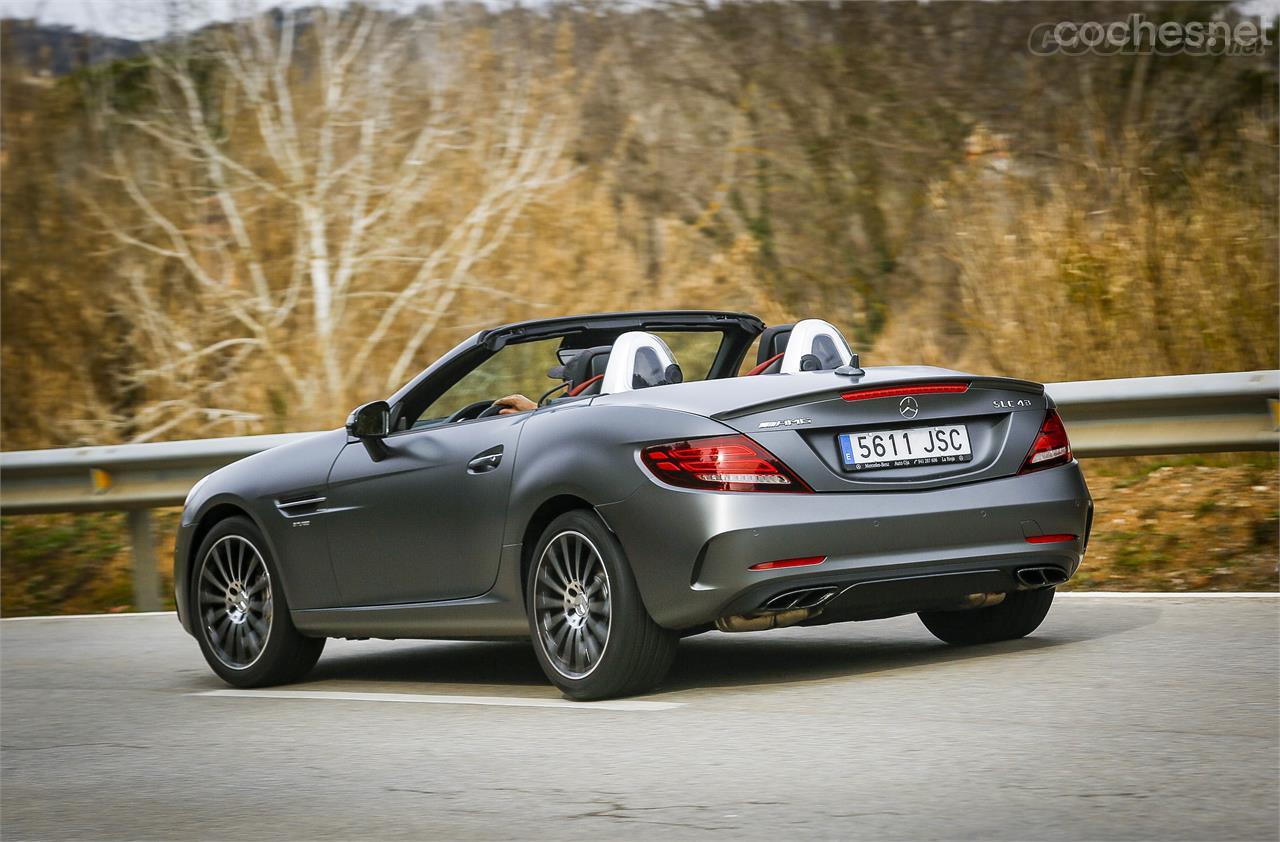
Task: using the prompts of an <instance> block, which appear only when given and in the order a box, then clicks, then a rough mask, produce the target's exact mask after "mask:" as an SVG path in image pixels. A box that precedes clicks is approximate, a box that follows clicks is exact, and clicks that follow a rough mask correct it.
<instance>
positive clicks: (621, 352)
mask: <svg viewBox="0 0 1280 842" xmlns="http://www.w3.org/2000/svg"><path fill="white" fill-rule="evenodd" d="M683 380H684V375H683V374H682V373H681V371H680V366H678V365H676V361H675V358H674V357H672V356H671V349H670V348H668V347H667V343H665V342H663V341H662V340H661V339H659V338H658V337H656V336H654V335H653V334H652V333H645V332H643V331H639V330H633V331H630V332H629V333H624V334H622V335H621V336H619V337H618V338H617V339H616V340H614V342H613V348H612V350H611V352H610V354H609V364H608V365H607V366H605V370H604V380H603V381H602V382H601V384H600V393H601V394H604V395H609V394H617V393H618V392H630V391H632V390H633V389H646V388H648V387H650V386H665V385H668V384H670V383H680V382H682V381H683Z"/></svg>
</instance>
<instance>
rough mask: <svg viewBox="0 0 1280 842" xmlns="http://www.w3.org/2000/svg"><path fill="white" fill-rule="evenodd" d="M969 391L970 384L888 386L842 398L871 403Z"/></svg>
mask: <svg viewBox="0 0 1280 842" xmlns="http://www.w3.org/2000/svg"><path fill="white" fill-rule="evenodd" d="M967 391H969V384H968V383H917V384H915V385H913V386H887V387H885V388H883V389H859V390H858V391H856V392H845V393H844V394H843V395H841V396H840V397H842V398H844V399H845V400H847V401H869V400H872V399H873V398H900V397H902V396H903V395H950V394H959V393H961V392H967Z"/></svg>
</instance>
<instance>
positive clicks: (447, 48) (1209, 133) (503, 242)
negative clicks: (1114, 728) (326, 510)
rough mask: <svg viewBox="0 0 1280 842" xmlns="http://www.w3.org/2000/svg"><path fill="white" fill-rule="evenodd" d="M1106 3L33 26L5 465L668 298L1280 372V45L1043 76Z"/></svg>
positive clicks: (316, 405) (869, 356)
mask: <svg viewBox="0 0 1280 842" xmlns="http://www.w3.org/2000/svg"><path fill="white" fill-rule="evenodd" d="M1083 8H1087V11H1088V13H1087V15H1086V16H1087V17H1089V18H1091V19H1106V18H1108V17H1115V18H1117V19H1118V18H1120V17H1121V16H1123V15H1124V14H1127V12H1128V11H1129V10H1130V7H1128V6H1118V5H1117V6H1108V5H1100V4H1090V5H1088V6H1087V7H1083ZM1218 12H1223V13H1225V14H1231V12H1230V11H1229V10H1226V7H1221V8H1220V7H1216V6H1211V5H1206V4H1186V5H1181V4H1164V5H1157V6H1154V7H1151V12H1150V13H1151V14H1152V15H1156V16H1160V17H1163V18H1165V19H1191V18H1195V19H1204V18H1207V17H1210V16H1212V15H1213V14H1216V13H1218ZM1080 15H1081V7H1077V6H1073V5H1069V4H1065V5H1058V4H993V3H948V4H929V5H916V4H872V3H862V4H843V5H831V4H819V3H808V4H778V3H750V4H703V3H699V2H687V3H686V2H677V3H661V4H652V5H645V6H643V7H625V8H624V7H621V6H614V5H608V4H587V5H576V4H563V5H562V4H544V5H539V6H538V7H536V8H534V9H518V8H505V9H492V8H486V7H482V6H478V5H466V4H462V5H448V6H434V7H430V8H428V9H425V10H420V11H418V12H415V13H413V14H411V15H408V16H396V15H393V14H391V13H388V12H384V11H378V10H376V9H369V8H365V7H361V6H358V5H353V6H350V7H347V8H346V9H342V10H336V9H313V10H301V11H297V12H290V13H283V14H282V13H275V12H272V13H266V14H263V15H260V16H257V17H252V18H247V19H244V20H241V21H237V22H235V23H232V24H227V25H219V26H215V27H210V28H208V29H205V30H202V31H200V32H198V33H195V34H192V35H190V36H189V37H182V38H177V39H170V40H166V41H163V42H155V43H150V44H145V45H142V48H141V52H140V53H138V54H137V55H134V56H132V57H128V58H115V59H113V60H97V59H94V57H93V56H94V54H93V45H92V44H91V43H89V42H88V41H87V40H86V41H84V42H83V43H82V44H81V46H82V48H83V50H82V51H83V56H82V57H81V58H80V59H78V60H76V61H73V62H72V64H73V65H74V66H73V68H72V69H71V71H70V72H67V73H62V74H54V73H50V72H49V70H48V64H49V63H48V61H47V60H46V57H45V56H44V55H43V54H42V53H41V52H40V51H39V50H36V49H30V48H29V45H30V44H31V43H32V41H33V39H36V41H37V42H38V38H37V35H38V33H36V32H35V31H34V30H33V29H32V28H31V26H30V24H26V23H22V22H14V21H7V22H5V23H4V24H3V30H2V31H0V37H2V38H3V43H0V60H2V61H3V68H2V70H3V73H2V74H0V103H2V105H3V112H4V120H3V125H2V126H0V133H2V141H3V153H2V155H0V213H2V215H3V226H2V227H0V273H2V274H3V287H2V299H3V301H2V305H3V312H2V316H3V327H2V330H0V346H2V351H3V380H2V382H0V396H2V398H3V400H2V402H0V434H2V435H3V446H4V447H5V448H6V449H21V448H33V447H51V446H65V445H73V444H97V443H111V442H122V441H151V440H161V439H178V438H190V437H201V436H216V435H231V434H243V433H255V432H277V431H289V430H302V429H315V428H321V427H326V426H335V425H337V424H339V423H341V420H342V418H343V417H344V416H345V413H346V411H347V410H348V409H349V408H350V406H352V405H354V404H355V403H358V402H360V401H362V400H367V399H371V398H374V397H380V396H383V395H385V394H386V393H388V392H389V391H390V390H391V389H392V388H393V387H394V386H395V385H396V384H397V383H399V382H401V381H403V380H405V379H407V378H408V376H409V375H410V374H411V373H412V372H413V371H415V370H416V369H418V368H420V367H421V366H423V365H425V364H426V363H427V362H429V361H430V360H431V359H433V358H434V357H435V356H437V355H438V354H440V353H441V352H442V351H444V350H446V349H447V348H448V347H450V346H451V345H452V344H454V343H455V342H457V341H458V340H460V339H462V338H464V337H465V336H467V335H468V334H470V333H472V332H474V331H475V330H476V329H477V328H479V327H481V326H485V325H491V324H494V323H499V322H503V321H514V320H518V319H525V318H534V317H540V316H551V315H557V314H564V313H574V312H587V311H598V310H609V309H631V308H640V307H698V308H702V307H710V308H726V309H743V310H748V311H754V312H757V313H759V314H760V315H761V316H763V317H764V318H766V320H769V321H779V320H785V319H790V318H795V317H803V316H808V315H820V316H822V317H824V318H827V319H829V320H831V321H833V322H835V323H836V324H838V325H839V326H840V327H841V328H842V329H844V330H845V331H846V333H847V334H848V335H849V336H850V337H851V339H852V340H853V341H854V344H855V345H856V346H857V347H858V349H859V350H861V351H862V352H863V353H864V357H865V359H866V360H867V361H868V362H871V363H872V364H879V363H914V362H926V363H935V364H942V365H947V366H952V367H963V368H979V369H984V370H990V371H993V372H996V373H1002V374H1012V375H1017V376H1022V377H1029V378H1034V379H1042V380H1050V381H1051V380H1060V379H1084V378H1092V377H1109V376H1125V375H1137V374H1162V373H1186V372H1198V371H1219V370H1232V369H1253V368H1271V367H1274V366H1275V361H1276V357H1277V350H1278V339H1277V316H1278V312H1280V310H1278V304H1277V302H1278V299H1280V290H1278V288H1277V276H1278V272H1277V263H1278V262H1280V257H1278V252H1277V229H1278V228H1280V216H1278V204H1277V176H1278V174H1280V168H1278V166H1277V148H1278V145H1280V144H1278V142H1277V113H1276V102H1277V91H1278V86H1277V69H1276V65H1275V61H1274V56H1268V55H1262V56H1257V57H1245V56H1220V57H1211V56H1210V57H1205V56H1185V55H1175V56H1142V57H1128V58H1124V57H1092V56H1077V57H1072V56H1062V55H1059V56H1053V57H1049V58H1043V57H1036V56H1033V55H1031V54H1030V53H1029V52H1028V50H1027V49H1026V38H1027V35H1028V33H1029V32H1030V30H1031V28H1032V27H1033V26H1034V25H1035V24H1037V23H1040V22H1042V21H1044V20H1053V19H1066V18H1072V17H1076V18H1079V17H1080ZM1274 33H1275V30H1274V27H1273V29H1272V35H1273V36H1274ZM1224 476H1227V475H1223V474H1218V473H1215V474H1213V475H1212V478H1211V477H1209V476H1207V475H1204V476H1199V477H1197V476H1196V475H1192V479H1191V480H1189V481H1192V482H1193V483H1198V484H1200V485H1198V486H1197V487H1201V486H1204V484H1205V483H1208V482H1210V481H1218V479H1220V478H1222V477H1224ZM1149 481H1150V482H1156V480H1155V479H1151V480H1149ZM1206 487H1207V486H1206ZM1099 523H1100V529H1101V528H1103V526H1104V524H1106V523H1108V521H1107V519H1106V518H1105V517H1104V518H1102V519H1101V520H1100V521H1099ZM1108 528H1109V527H1108ZM5 541H6V544H5V549H6V552H8V551H9V549H10V548H11V547H12V546H13V545H12V544H11V543H10V538H9V536H8V534H6V537H5ZM1097 546H1101V544H1099V545H1097ZM1272 549H1273V550H1274V547H1272ZM1188 581H1190V580H1188ZM6 604H8V603H6Z"/></svg>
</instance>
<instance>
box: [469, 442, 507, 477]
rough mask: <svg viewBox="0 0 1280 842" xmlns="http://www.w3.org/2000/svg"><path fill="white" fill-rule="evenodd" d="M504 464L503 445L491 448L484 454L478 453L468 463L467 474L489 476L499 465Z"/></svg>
mask: <svg viewBox="0 0 1280 842" xmlns="http://www.w3.org/2000/svg"><path fill="white" fill-rule="evenodd" d="M501 462H502V445H498V446H497V447H494V448H490V449H489V450H486V451H484V452H483V453H477V454H476V455H475V456H474V457H472V459H471V461H470V462H468V463H467V473H469V474H487V473H488V472H489V471H492V470H493V469H494V468H496V467H498V464H499V463H501Z"/></svg>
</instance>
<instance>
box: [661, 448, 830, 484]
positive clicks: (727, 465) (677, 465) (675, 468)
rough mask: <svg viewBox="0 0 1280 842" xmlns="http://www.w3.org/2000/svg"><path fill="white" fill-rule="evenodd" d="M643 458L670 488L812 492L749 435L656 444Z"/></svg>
mask: <svg viewBox="0 0 1280 842" xmlns="http://www.w3.org/2000/svg"><path fill="white" fill-rule="evenodd" d="M640 459H641V461H642V462H644V464H645V467H646V468H648V469H649V470H650V471H651V472H652V473H653V475H654V476H655V477H657V478H658V479H660V480H662V481H663V482H665V483H667V484H668V485H677V486H680V487H681V488H697V489H701V490H703V491H781V492H790V493H802V492H809V491H812V489H811V488H809V486H807V485H805V484H804V481H803V480H801V479H800V477H798V476H796V475H795V474H793V473H792V472H791V469H790V468H788V467H787V466H786V465H784V464H782V461H781V460H779V459H778V457H776V456H774V455H773V454H772V453H770V452H769V451H767V450H765V449H764V448H763V447H761V446H760V445H758V444H756V442H755V441H753V440H752V439H750V438H748V437H746V436H715V437H714V438H706V439H694V440H693V441H677V442H671V443H670V444H657V445H654V446H653V447H646V448H645V449H644V450H642V451H640Z"/></svg>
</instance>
